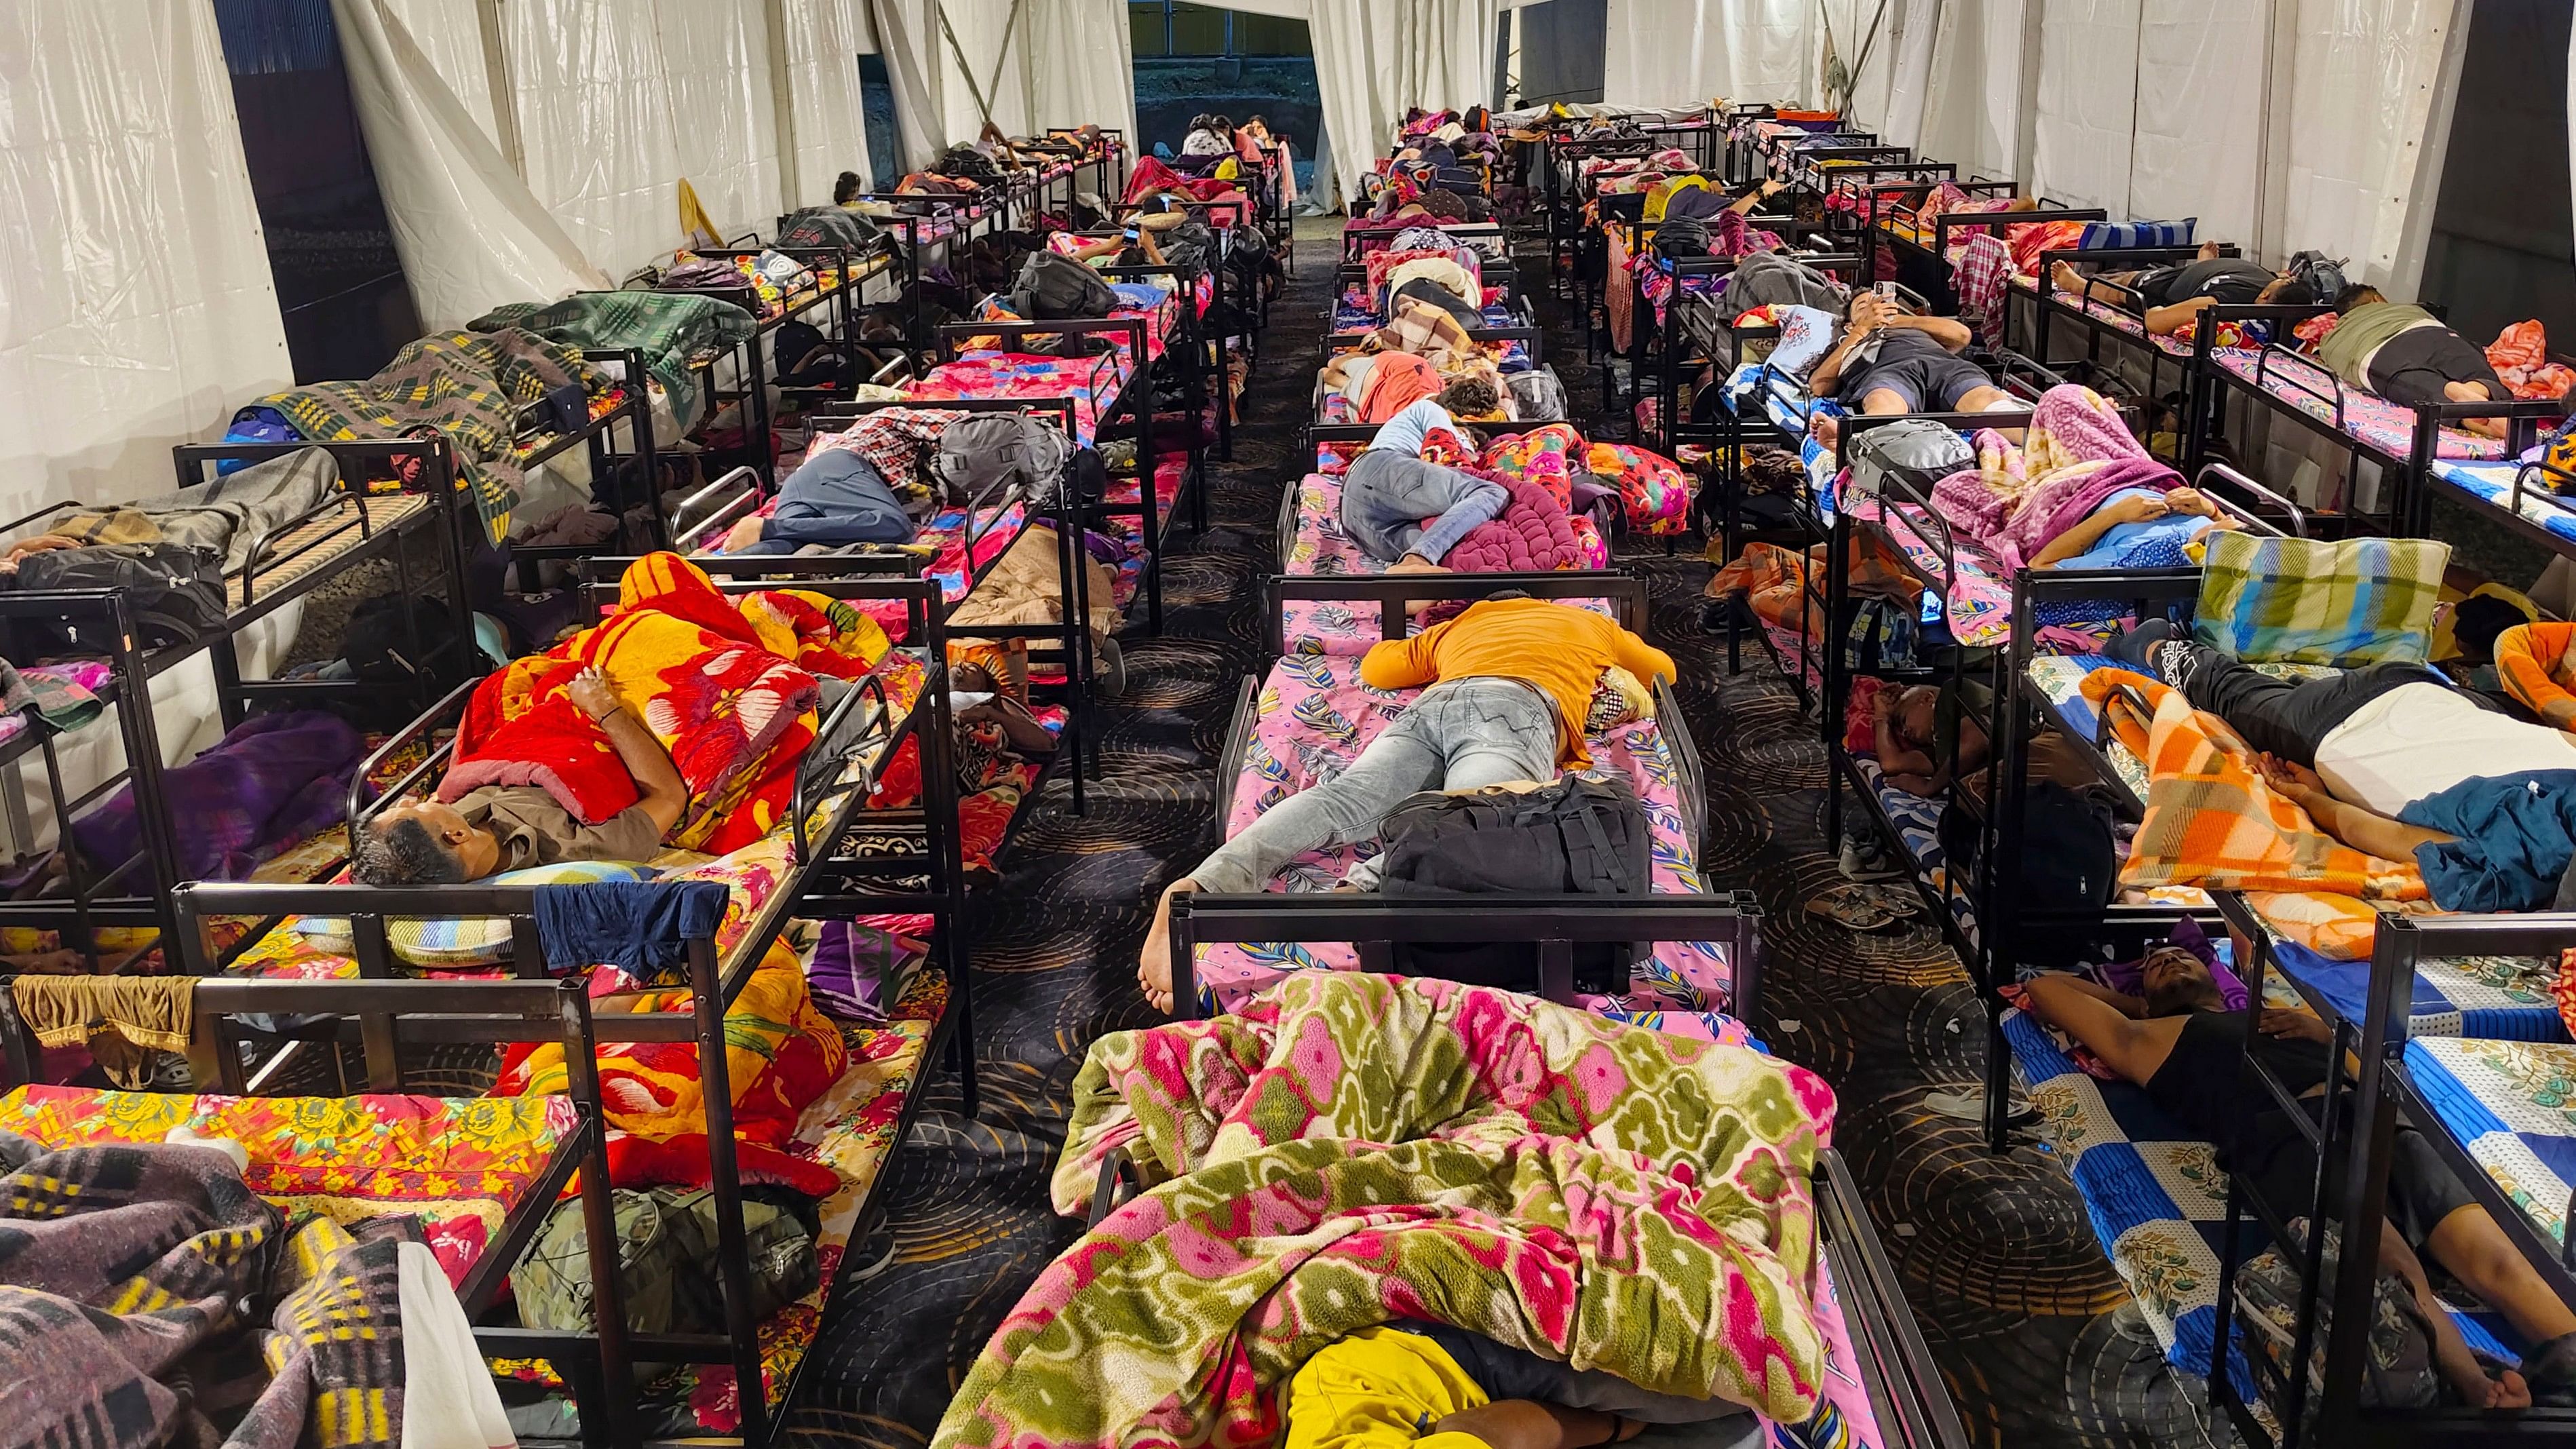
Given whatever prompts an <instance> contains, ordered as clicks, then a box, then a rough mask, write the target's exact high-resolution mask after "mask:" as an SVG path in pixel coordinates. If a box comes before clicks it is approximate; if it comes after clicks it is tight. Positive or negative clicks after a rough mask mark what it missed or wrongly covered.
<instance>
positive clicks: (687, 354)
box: [465, 289, 759, 429]
mask: <svg viewBox="0 0 2576 1449" xmlns="http://www.w3.org/2000/svg"><path fill="white" fill-rule="evenodd" d="M465 327H466V330H467V331H469V332H498V331H500V330H501V329H503V328H505V327H515V328H519V329H522V330H524V331H528V332H533V333H535V334H537V335H538V336H540V337H543V338H546V339H547V340H548V341H552V342H560V343H562V344H563V345H564V346H566V347H568V348H570V349H572V350H573V351H575V352H576V353H578V352H581V351H585V350H590V351H617V352H622V351H625V350H627V349H630V348H631V349H634V350H636V351H639V352H642V353H643V354H644V368H645V370H646V371H647V372H650V373H651V374H652V375H653V380H654V381H655V382H658V383H660V384H661V385H662V395H663V396H665V397H667V398H669V399H670V400H671V411H672V413H673V414H674V415H675V416H677V417H678V419H679V423H680V426H681V427H682V428H683V429H686V428H689V427H691V426H693V425H694V424H695V423H696V422H697V420H698V414H699V413H700V411H702V410H703V409H704V408H705V406H706V395H705V390H704V389H703V388H702V387H701V386H700V385H699V378H698V374H697V371H696V367H695V364H696V362H697V359H698V358H699V357H700V356H701V355H703V354H706V353H711V352H724V351H729V350H731V349H732V348H735V347H739V346H741V345H742V344H743V343H745V342H747V341H749V340H750V339H751V337H752V336H753V334H754V333H756V332H757V331H758V330H759V324H758V323H757V322H755V321H753V320H752V316H751V314H750V313H749V312H746V311H744V310H743V309H742V308H740V307H738V306H736V305H734V304H733V303H731V302H727V301H724V300H723V299H721V298H717V297H698V296H691V295H689V294H687V293H685V292H647V291H643V290H640V289H628V290H626V291H622V292H575V293H573V294H572V295H571V296H569V297H565V298H563V299H562V300H560V301H556V302H549V303H546V304H545V305H543V306H540V305H538V304H537V303H534V302H511V303H507V304H505V305H503V306H499V307H495V308H493V309H492V310H491V311H489V312H486V313H484V314H483V315H482V316H480V317H477V318H475V319H474V320H473V321H471V322H468V323H466V324H465Z"/></svg>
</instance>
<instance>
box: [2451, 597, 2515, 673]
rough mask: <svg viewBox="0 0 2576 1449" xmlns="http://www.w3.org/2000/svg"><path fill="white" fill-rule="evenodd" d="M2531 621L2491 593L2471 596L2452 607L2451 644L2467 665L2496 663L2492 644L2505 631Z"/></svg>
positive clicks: (2513, 605)
mask: <svg viewBox="0 0 2576 1449" xmlns="http://www.w3.org/2000/svg"><path fill="white" fill-rule="evenodd" d="M2530 622H2531V616H2530V615H2529V614H2526V613H2524V612H2523V611H2522V610H2521V609H2520V608H2519V607H2517V606H2516V605H2515V604H2514V603H2513V602H2512V601H2510V600H2507V599H2499V598H2497V597H2496V596H2494V595H2493V594H2471V595H2470V596H2469V597H2467V598H2465V599H2462V600H2460V602H2458V603H2457V604H2454V605H2452V606H2451V642H2452V643H2453V644H2455V645H2457V646H2458V647H2459V651H2460V653H2459V658H2460V660H2461V661H2462V662H2464V663H2469V664H2491V663H2493V662H2494V661H2495V641H2496V639H2497V638H2498V637H2499V636H2501V635H2502V634H2503V633H2504V631H2505V630H2507V629H2512V628H2516V627H2518V626H2520V625H2523V624H2528V623H2530Z"/></svg>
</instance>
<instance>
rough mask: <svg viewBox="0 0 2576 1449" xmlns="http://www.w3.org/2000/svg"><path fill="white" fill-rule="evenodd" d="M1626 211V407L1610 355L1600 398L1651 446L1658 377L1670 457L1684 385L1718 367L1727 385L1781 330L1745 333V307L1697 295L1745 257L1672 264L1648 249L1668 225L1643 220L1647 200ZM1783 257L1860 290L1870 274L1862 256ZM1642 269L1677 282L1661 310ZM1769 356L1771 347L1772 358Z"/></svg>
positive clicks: (1754, 220) (1659, 425)
mask: <svg viewBox="0 0 2576 1449" xmlns="http://www.w3.org/2000/svg"><path fill="white" fill-rule="evenodd" d="M1618 199H1620V200H1625V199H1626V198H1618ZM1605 200H1606V198H1605ZM1620 210H1621V212H1622V215H1621V216H1620V218H1619V221H1618V222H1617V224H1618V225H1619V226H1621V227H1623V228H1624V229H1625V231H1626V233H1627V247H1628V257H1629V263H1630V266H1629V270H1628V276H1627V279H1626V281H1625V283H1624V285H1625V286H1626V287H1627V288H1628V296H1629V303H1628V338H1629V345H1628V400H1627V405H1626V406H1625V407H1624V408H1622V407H1621V406H1620V404H1619V402H1618V397H1619V393H1618V389H1617V387H1616V386H1615V382H1614V379H1613V376H1612V374H1611V372H1610V365H1609V361H1608V359H1607V358H1606V357H1605V358H1604V359H1603V360H1602V364H1601V367H1602V389H1601V395H1602V398H1603V400H1604V402H1605V404H1606V405H1607V406H1609V407H1611V408H1612V409H1613V410H1614V411H1617V412H1619V414H1620V416H1621V417H1623V418H1624V419H1626V420H1627V421H1628V423H1629V426H1630V429H1631V431H1630V433H1629V436H1630V437H1632V438H1636V439H1637V440H1639V441H1641V442H1642V441H1645V440H1646V432H1645V429H1644V427H1643V425H1642V424H1641V423H1639V422H1638V421H1637V404H1638V403H1640V402H1642V401H1644V400H1645V398H1646V395H1647V393H1646V387H1647V380H1648V379H1650V378H1651V379H1652V380H1653V384H1654V398H1655V419H1656V424H1655V430H1654V431H1655V447H1656V450H1657V451H1658V452H1661V453H1663V454H1664V455H1666V456H1667V457H1670V456H1672V455H1673V450H1674V448H1676V447H1677V446H1679V441H1680V438H1681V434H1682V430H1683V429H1684V427H1685V426H1687V425H1685V424H1683V423H1682V422H1681V421H1680V419H1679V418H1678V417H1677V412H1678V410H1679V407H1680V404H1681V401H1682V398H1681V391H1682V386H1683V384H1684V383H1685V382H1686V381H1689V380H1691V379H1692V378H1693V377H1694V376H1695V375H1696V374H1697V372H1698V371H1699V370H1700V369H1702V368H1714V369H1716V370H1717V375H1716V377H1715V378H1714V379H1712V384H1713V385H1714V386H1719V387H1723V386H1725V385H1726V381H1727V379H1728V378H1730V377H1732V376H1733V375H1734V373H1735V370H1736V369H1737V368H1739V367H1741V366H1743V365H1744V364H1745V363H1746V362H1747V361H1750V360H1753V359H1749V358H1747V357H1746V356H1745V348H1746V347H1747V346H1748V345H1759V344H1766V343H1776V342H1778V341H1779V340H1780V329H1779V328H1778V327H1777V326H1776V325H1770V324H1757V325H1752V326H1746V327H1738V326H1736V324H1735V321H1734V318H1735V316H1736V315H1737V314H1738V313H1739V312H1740V311H1742V310H1744V309H1740V308H1739V309H1733V310H1730V309H1729V308H1727V307H1726V306H1724V305H1723V304H1722V303H1721V302H1720V301H1719V300H1717V299H1713V298H1711V297H1709V296H1708V295H1706V294H1705V293H1703V292H1696V291H1694V290H1693V289H1692V284H1693V282H1694V281H1701V282H1702V283H1703V284H1706V279H1714V278H1718V277H1724V276H1728V275H1730V274H1731V273H1733V272H1734V270H1735V269H1736V268H1737V267H1738V266H1740V265H1741V264H1742V263H1743V260H1744V259H1743V258H1741V257H1714V256H1699V257H1679V258H1665V257H1663V256H1661V255H1659V254H1655V253H1652V252H1650V251H1649V250H1648V249H1647V248H1648V245H1649V243H1651V241H1652V240H1653V238H1654V235H1655V233H1656V231H1657V230H1659V229H1660V228H1661V226H1662V223H1661V222H1652V221H1647V220H1645V219H1644V215H1643V210H1644V198H1643V197H1642V196H1640V197H1638V198H1637V206H1636V207H1634V208H1628V207H1622V208H1620ZM1630 210H1634V211H1636V212H1637V213H1638V214H1637V215H1635V216H1633V217H1631V216H1628V215H1626V214H1625V213H1626V212H1628V211H1630ZM1745 224H1746V225H1748V226H1752V227H1758V228H1762V229H1765V230H1768V231H1771V232H1773V233H1775V234H1777V235H1778V236H1780V237H1781V239H1782V240H1784V241H1788V240H1791V239H1793V238H1796V237H1798V236H1799V235H1800V234H1801V233H1803V232H1806V231H1807V230H1808V229H1807V228H1804V227H1801V226H1800V225H1799V224H1798V223H1797V222H1796V221H1795V220H1794V219H1791V218H1787V217H1773V216H1761V215H1758V214H1756V215H1748V216H1746V217H1745ZM1781 255H1784V256H1787V257H1789V258H1791V259H1792V260H1794V261H1796V262H1798V263H1799V264H1800V265H1802V266H1805V267H1808V268H1811V269H1813V270H1815V271H1819V272H1823V273H1825V274H1827V275H1829V276H1839V277H1841V278H1843V281H1844V285H1845V286H1848V287H1853V288H1857V287H1859V286H1860V285H1861V281H1862V278H1863V277H1864V276H1865V275H1866V274H1865V273H1864V272H1863V271H1862V263H1863V259H1862V257H1861V256H1859V255H1858V254H1857V253H1851V252H1834V251H1831V250H1822V251H1799V250H1791V251H1785V252H1783V253H1781ZM1640 266H1652V267H1656V268H1658V269H1659V270H1662V271H1663V272H1664V273H1665V274H1666V275H1667V276H1669V277H1670V278H1671V279H1672V284H1673V285H1672V290H1671V292H1669V293H1667V294H1666V296H1665V298H1664V302H1663V305H1662V307H1661V309H1660V311H1658V309H1657V307H1656V306H1655V304H1654V303H1652V302H1650V301H1649V300H1648V299H1647V297H1646V294H1645V288H1644V286H1643V284H1642V283H1640V282H1639V281H1638V280H1637V272H1636V268H1637V267H1640ZM1768 350H1769V349H1768V348H1767V347H1765V348H1764V351H1765V353H1766V354H1767V353H1768ZM1703 426H1704V425H1703Z"/></svg>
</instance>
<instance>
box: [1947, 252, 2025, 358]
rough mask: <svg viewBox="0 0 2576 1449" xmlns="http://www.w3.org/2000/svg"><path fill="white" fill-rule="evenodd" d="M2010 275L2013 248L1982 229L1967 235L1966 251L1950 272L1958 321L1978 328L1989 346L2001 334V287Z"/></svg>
mask: <svg viewBox="0 0 2576 1449" xmlns="http://www.w3.org/2000/svg"><path fill="white" fill-rule="evenodd" d="M2012 274H2013V260H2012V249H2011V248H2009V247H2007V246H2005V245H2004V244H2003V242H2002V241H2000V240H1998V239H1997V238H1996V237H1995V235H1994V234H1993V233H1991V232H1982V231H1981V232H1978V233H1977V234H1976V235H1974V236H1972V237H1969V238H1968V247H1967V250H1966V251H1964V252H1961V253H1960V254H1959V264H1958V266H1957V267H1955V268H1953V269H1952V272H1951V281H1952V284H1953V285H1954V286H1955V287H1956V288H1957V289H1958V293H1959V320H1960V321H1962V322H1965V323H1967V324H1968V325H1969V326H1971V327H1974V328H1975V329H1977V335H1978V336H1979V337H1982V338H1984V339H1985V340H1986V342H1987V343H1988V344H1989V345H1992V344H1994V343H1996V342H1998V341H2000V340H2001V339H2002V336H2003V325H2004V288H2005V287H2007V286H2008V285H2010V284H2011V282H2012Z"/></svg>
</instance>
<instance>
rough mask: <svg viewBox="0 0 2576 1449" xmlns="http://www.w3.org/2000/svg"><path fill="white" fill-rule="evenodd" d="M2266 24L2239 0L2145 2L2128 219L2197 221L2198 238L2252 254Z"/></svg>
mask: <svg viewBox="0 0 2576 1449" xmlns="http://www.w3.org/2000/svg"><path fill="white" fill-rule="evenodd" d="M2269 30H2270V21H2269V18H2268V17H2267V16H2266V14H2265V13H2264V7H2263V6H2261V5H2250V4H2247V3H2246V0H2146V4H2145V7H2144V13H2143V14H2142V15H2141V16H2140V23H2139V28H2138V47H2137V97H2138V100H2137V127H2136V132H2135V135H2134V136H2133V138H2132V140H2131V143H2130V151H2129V167H2130V170H2129V189H2128V194H2127V196H2126V197H2124V198H2123V199H2122V200H2121V201H2119V202H2115V203H2110V204H2112V205H2114V206H2117V207H2119V208H2121V212H2122V214H2124V215H2126V216H2128V217H2130V218H2132V219H2136V220H2142V221H2161V220H2167V219H2179V218H2182V217H2186V216H2197V217H2199V218H2200V231H2199V235H2200V237H2201V238H2202V239H2203V240H2217V241H2231V242H2235V243H2237V244H2238V245H2240V246H2243V247H2245V248H2247V249H2248V250H2252V249H2254V247H2255V245H2256V239H2255V236H2254V225H2255V215H2256V211H2257V206H2256V193H2257V190H2258V188H2259V186H2260V184H2261V177H2262V147H2261V145H2260V141H2261V138H2262V134H2263V58H2264V54H2265V50H2266V48H2267V42H2268V39H2269Z"/></svg>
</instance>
